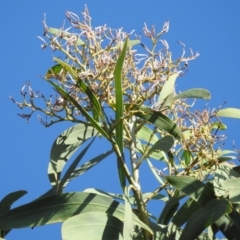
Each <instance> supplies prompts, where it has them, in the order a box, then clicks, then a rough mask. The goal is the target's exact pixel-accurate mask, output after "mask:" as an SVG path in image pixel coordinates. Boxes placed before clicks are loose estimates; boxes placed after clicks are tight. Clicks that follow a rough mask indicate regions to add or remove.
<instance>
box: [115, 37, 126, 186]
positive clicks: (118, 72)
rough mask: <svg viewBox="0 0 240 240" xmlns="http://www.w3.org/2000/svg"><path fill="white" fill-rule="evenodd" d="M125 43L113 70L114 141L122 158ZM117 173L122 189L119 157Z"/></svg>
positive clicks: (123, 176)
mask: <svg viewBox="0 0 240 240" xmlns="http://www.w3.org/2000/svg"><path fill="white" fill-rule="evenodd" d="M127 44H128V39H127V40H126V42H125V44H124V47H123V50H122V53H121V55H120V56H119V58H118V60H117V63H116V68H115V71H114V83H115V92H116V112H115V121H116V123H117V125H116V143H117V145H118V148H119V150H120V153H121V156H122V159H124V154H123V119H122V117H123V91H122V67H123V64H124V60H125V55H126V51H127ZM118 174H119V179H120V183H121V186H122V189H123V190H124V188H125V186H126V177H125V172H124V170H123V167H122V165H121V163H120V159H118Z"/></svg>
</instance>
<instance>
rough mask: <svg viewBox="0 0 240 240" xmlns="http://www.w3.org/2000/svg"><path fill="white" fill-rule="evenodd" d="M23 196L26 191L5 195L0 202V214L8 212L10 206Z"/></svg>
mask: <svg viewBox="0 0 240 240" xmlns="http://www.w3.org/2000/svg"><path fill="white" fill-rule="evenodd" d="M25 194H27V191H24V190H20V191H16V192H12V193H9V194H8V195H6V196H5V197H4V198H3V199H2V200H1V202H0V214H2V213H4V212H7V211H9V210H10V208H11V206H12V204H13V203H14V202H16V201H17V200H18V199H19V198H21V197H22V196H24V195H25Z"/></svg>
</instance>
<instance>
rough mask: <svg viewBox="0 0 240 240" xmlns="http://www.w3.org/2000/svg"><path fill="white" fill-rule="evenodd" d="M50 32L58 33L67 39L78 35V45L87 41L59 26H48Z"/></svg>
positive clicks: (57, 34)
mask: <svg viewBox="0 0 240 240" xmlns="http://www.w3.org/2000/svg"><path fill="white" fill-rule="evenodd" d="M48 32H49V33H51V34H53V35H56V36H60V37H61V38H63V39H65V40H67V41H68V40H69V38H70V37H72V36H75V37H76V40H77V41H76V44H77V45H84V44H85V43H84V42H83V41H82V40H81V39H80V38H79V37H78V35H77V34H72V33H69V32H66V31H64V30H62V29H58V28H48Z"/></svg>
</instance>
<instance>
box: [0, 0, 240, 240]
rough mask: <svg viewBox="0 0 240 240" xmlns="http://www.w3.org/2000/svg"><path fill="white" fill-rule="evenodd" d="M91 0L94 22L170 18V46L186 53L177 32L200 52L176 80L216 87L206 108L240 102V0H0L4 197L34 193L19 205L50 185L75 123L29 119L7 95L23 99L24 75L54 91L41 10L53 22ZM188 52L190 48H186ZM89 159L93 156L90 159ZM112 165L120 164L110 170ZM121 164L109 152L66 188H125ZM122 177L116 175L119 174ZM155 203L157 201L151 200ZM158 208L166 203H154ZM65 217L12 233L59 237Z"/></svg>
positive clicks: (125, 23) (134, 24)
mask: <svg viewBox="0 0 240 240" xmlns="http://www.w3.org/2000/svg"><path fill="white" fill-rule="evenodd" d="M85 3H86V4H87V6H88V8H89V11H90V15H91V17H92V20H93V21H92V25H93V26H99V25H103V24H107V25H108V26H110V27H113V28H120V27H124V29H125V30H126V31H129V32H130V31H131V30H132V29H135V32H136V33H142V27H143V23H144V22H146V23H147V24H148V25H149V26H151V25H154V26H156V29H159V30H160V29H161V28H162V25H163V23H164V22H165V21H167V20H170V31H169V33H168V34H166V35H164V37H163V38H164V39H166V40H167V41H168V43H169V45H170V50H172V52H173V56H174V57H175V58H176V57H178V56H179V55H180V54H181V50H182V49H181V47H180V45H179V44H178V43H177V42H176V41H177V40H179V41H181V42H183V43H185V44H186V46H187V48H186V49H188V48H190V47H191V48H192V49H193V50H194V52H196V51H198V52H199V53H200V57H199V58H198V59H197V60H195V61H192V62H190V66H189V71H188V72H187V74H186V75H185V76H184V77H182V78H180V79H179V81H178V82H177V85H178V89H179V90H182V91H183V90H186V89H189V88H195V87H202V88H207V89H208V90H210V92H211V93H212V99H211V100H210V101H208V102H207V101H199V105H198V106H200V107H201V108H202V107H203V106H205V104H206V103H208V104H209V106H210V107H212V108H213V107H218V106H220V105H221V104H222V103H223V102H224V101H227V104H226V105H225V106H226V107H235V108H240V100H239V91H240V76H239V75H240V74H239V64H240V60H239V56H240V17H239V9H240V2H239V1H238V0H231V1H226V0H218V1H206V0H202V1H200V0H195V1H191V0H183V1H177V0H176V1H161V0H158V1H157V0H152V1H147V0H140V1H137V0H131V1H127V0H122V1H109V0H108V1H107V0H106V1H97V0H96V1H90V0H85V1H82V0H68V1H65V0H62V1H57V0H41V1H36V0H35V1H34V0H24V1H14V0H8V1H0V22H1V34H0V36H1V37H0V53H1V56H2V62H1V66H0V70H1V86H2V87H1V89H2V90H1V94H0V101H1V107H0V116H1V126H2V130H1V140H0V143H1V145H0V146H1V147H0V149H1V160H0V163H1V165H0V183H1V187H0V189H1V190H0V198H2V197H4V196H5V195H6V194H8V193H10V192H13V191H17V190H26V191H28V194H27V195H25V196H24V197H23V198H22V199H20V200H19V201H17V202H16V204H14V206H18V205H21V204H24V203H27V202H29V201H32V200H34V199H35V198H37V197H39V196H40V195H41V194H43V193H44V192H45V191H47V190H48V189H49V188H50V184H49V181H48V177H47V166H48V162H49V154H50V148H51V145H52V143H53V141H54V140H55V138H56V137H57V136H58V135H59V134H60V133H61V132H62V131H63V130H65V128H66V127H68V126H70V124H66V123H63V124H61V123H60V124H57V125H54V126H52V127H50V128H44V127H43V126H42V125H41V124H40V123H39V122H38V120H37V115H34V116H33V117H32V118H31V120H30V122H29V123H27V122H26V121H25V120H24V119H22V118H20V117H18V116H17V113H23V112H21V111H20V109H18V108H17V107H16V106H15V105H14V104H13V103H12V102H11V101H10V100H9V98H8V95H11V96H13V97H14V98H15V99H16V100H21V96H20V89H21V87H22V85H23V84H24V82H25V81H29V80H30V81H31V83H32V86H33V88H34V89H36V90H38V89H41V91H42V92H44V91H46V92H48V93H49V92H51V91H52V90H51V87H50V85H47V84H46V83H45V82H44V80H42V79H41V78H39V77H38V75H44V74H45V73H46V70H47V69H48V68H49V67H51V66H52V65H53V62H52V56H54V54H55V53H53V52H51V51H50V50H45V51H43V50H41V48H40V44H41V42H40V40H39V39H38V38H37V36H42V34H43V27H42V23H41V21H42V20H43V14H44V13H46V15H47V23H48V25H49V26H51V27H57V28H58V27H59V28H60V27H61V26H62V23H63V19H64V18H65V16H64V13H65V11H66V10H68V11H71V12H75V13H77V14H79V13H80V12H82V11H83V9H84V4H85ZM188 53H189V52H188ZM223 121H224V122H225V123H226V124H227V125H228V130H227V134H228V143H227V144H226V146H227V147H229V148H230V149H231V147H232V140H235V142H236V147H238V148H240V139H239V135H240V121H238V120H234V119H232V120H227V119H223ZM107 147H108V145H106V146H105V144H104V143H101V145H100V144H99V143H98V144H96V145H94V151H95V150H96V151H98V152H99V153H100V152H101V151H102V149H103V148H105V149H106V150H107ZM86 160H87V159H86ZM112 168H114V169H113V170H112ZM116 174H117V172H116V170H115V159H108V160H106V161H105V162H104V163H103V164H101V165H99V166H98V167H97V168H96V169H95V170H93V171H90V172H89V173H87V174H84V175H83V176H82V177H80V178H79V179H78V180H75V181H73V182H72V183H70V184H69V186H68V187H67V189H66V191H82V190H83V189H85V188H90V187H95V188H101V189H104V190H106V191H111V192H114V190H116V189H117V191H118V192H120V188H119V185H118V183H117V182H114V181H112V180H111V179H112V178H115V177H116V176H115V175H116ZM116 179H117V177H116ZM149 185H150V186H151V188H150V189H152V190H153V189H155V188H156V187H157V185H158V184H157V182H156V181H155V180H154V179H153V178H149V182H147V185H146V186H144V187H145V188H146V189H147V188H148V187H149ZM150 207H151V206H150ZM151 210H152V211H156V213H159V212H160V209H154V210H153V208H152V209H151ZM60 227H61V225H60V224H55V225H48V226H45V227H37V228H35V229H33V230H32V229H19V230H13V231H12V232H11V233H10V234H9V235H8V236H7V239H8V240H15V239H20V240H21V239H24V240H28V239H29V240H30V239H34V240H40V239H41V240H42V239H45V240H48V239H49V240H50V239H61V232H60Z"/></svg>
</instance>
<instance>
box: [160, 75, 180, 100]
mask: <svg viewBox="0 0 240 240" xmlns="http://www.w3.org/2000/svg"><path fill="white" fill-rule="evenodd" d="M177 77H178V73H173V74H172V75H171V76H170V77H169V78H168V80H167V81H166V82H165V83H164V85H163V88H162V90H161V93H160V96H159V99H158V101H159V102H160V103H162V102H163V101H164V100H165V99H166V98H167V97H168V96H169V95H170V94H171V93H173V92H174V89H175V81H176V79H177Z"/></svg>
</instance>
